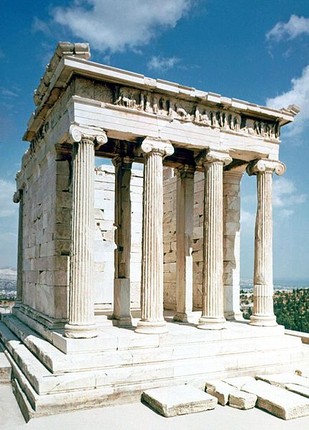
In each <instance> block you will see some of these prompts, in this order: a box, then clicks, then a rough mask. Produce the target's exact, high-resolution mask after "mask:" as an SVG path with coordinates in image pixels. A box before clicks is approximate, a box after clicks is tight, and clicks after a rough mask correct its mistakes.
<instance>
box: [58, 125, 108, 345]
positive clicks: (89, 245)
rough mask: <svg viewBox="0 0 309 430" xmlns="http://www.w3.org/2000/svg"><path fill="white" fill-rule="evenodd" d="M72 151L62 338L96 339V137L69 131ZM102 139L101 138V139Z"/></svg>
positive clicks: (72, 130)
mask: <svg viewBox="0 0 309 430" xmlns="http://www.w3.org/2000/svg"><path fill="white" fill-rule="evenodd" d="M70 132H71V136H72V139H73V140H74V143H73V151H72V165H73V166H72V167H73V176H72V229H71V231H72V238H71V240H72V246H71V256H70V284H69V322H68V324H66V326H65V336H66V337H72V338H91V337H95V336H97V332H96V326H95V324H94V301H93V269H94V267H93V256H92V252H93V227H94V145H95V143H97V141H98V140H97V137H95V136H93V135H90V134H89V135H87V134H83V133H82V131H80V129H79V128H77V127H74V126H73V128H72V127H71V129H70ZM102 139H103V141H104V142H105V141H106V136H104V135H103V137H102ZM100 140H101V139H100Z"/></svg>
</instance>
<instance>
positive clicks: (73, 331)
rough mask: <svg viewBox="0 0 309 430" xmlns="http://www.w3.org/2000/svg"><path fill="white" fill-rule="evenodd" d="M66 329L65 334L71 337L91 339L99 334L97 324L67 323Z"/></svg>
mask: <svg viewBox="0 0 309 430" xmlns="http://www.w3.org/2000/svg"><path fill="white" fill-rule="evenodd" d="M64 330H65V331H64V336H65V337H68V338H71V339H91V338H92V337H97V336H98V333H97V326H96V325H95V324H87V325H74V324H66V325H65V326H64Z"/></svg>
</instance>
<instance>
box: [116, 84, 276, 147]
mask: <svg viewBox="0 0 309 430" xmlns="http://www.w3.org/2000/svg"><path fill="white" fill-rule="evenodd" d="M114 105H116V106H122V107H125V108H128V109H134V110H138V111H141V112H146V113H149V114H154V115H158V116H163V117H166V118H169V119H170V120H171V121H173V120H175V119H176V120H178V121H184V122H192V123H195V124H198V125H202V126H207V127H212V128H220V129H222V130H223V131H231V132H236V133H244V134H249V135H256V136H261V137H263V138H267V139H272V140H276V139H278V138H279V125H278V124H277V123H276V122H270V121H265V122H264V121H261V120H258V121H257V120H256V119H254V118H250V117H246V116H244V115H240V114H238V113H237V112H232V111H230V110H228V109H226V108H223V107H221V106H214V107H210V106H205V105H202V104H197V103H192V102H188V101H186V100H181V99H177V98H176V97H170V98H167V97H166V96H165V97H163V96H162V95H160V94H156V93H152V92H145V91H140V90H137V89H132V88H128V87H117V88H115V91H114Z"/></svg>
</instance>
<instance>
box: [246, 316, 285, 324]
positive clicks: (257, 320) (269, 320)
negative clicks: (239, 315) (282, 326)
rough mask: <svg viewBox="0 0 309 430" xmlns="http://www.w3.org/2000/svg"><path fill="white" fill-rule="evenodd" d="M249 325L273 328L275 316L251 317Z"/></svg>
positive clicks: (275, 322)
mask: <svg viewBox="0 0 309 430" xmlns="http://www.w3.org/2000/svg"><path fill="white" fill-rule="evenodd" d="M250 325H254V326H259V327H275V326H276V325H278V324H277V321H276V316H275V315H271V316H266V315H264V316H263V315H252V316H251V317H250Z"/></svg>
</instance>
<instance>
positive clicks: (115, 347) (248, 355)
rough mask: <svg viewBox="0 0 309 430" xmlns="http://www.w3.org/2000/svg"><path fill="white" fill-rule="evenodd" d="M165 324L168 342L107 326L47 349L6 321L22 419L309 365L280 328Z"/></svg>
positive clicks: (11, 319)
mask: <svg viewBox="0 0 309 430" xmlns="http://www.w3.org/2000/svg"><path fill="white" fill-rule="evenodd" d="M167 321H168V323H167V325H168V330H169V331H168V333H167V334H161V335H145V334H137V333H135V332H134V327H132V328H131V329H125V328H118V327H114V326H113V325H112V322H111V321H107V320H106V322H105V324H104V325H102V326H101V327H100V328H99V336H98V337H97V338H95V339H87V340H73V339H66V338H64V337H63V335H62V334H61V333H56V332H54V333H53V342H54V344H52V343H50V342H48V341H46V340H44V339H43V338H42V337H41V336H40V335H38V334H37V333H36V332H34V331H33V330H31V329H30V328H29V327H28V326H26V325H25V324H24V323H22V322H21V321H20V320H19V319H17V318H16V317H15V316H13V315H10V316H6V317H5V318H4V319H3V321H2V322H0V340H1V342H2V343H3V345H4V347H5V353H6V356H7V358H8V359H9V361H10V362H11V365H12V384H13V387H14V391H15V396H16V398H17V400H18V403H19V405H20V407H21V409H22V411H23V414H24V416H25V418H26V419H30V418H31V417H33V416H40V415H48V414H53V413H59V412H64V411H68V410H73V409H74V410H75V409H83V408H89V407H96V406H97V407H98V406H103V405H110V404H114V403H116V402H117V403H119V402H132V401H136V400H138V399H139V398H140V395H141V392H142V391H144V390H146V389H149V388H156V387H163V386H170V385H174V384H176V383H177V384H191V385H193V386H196V387H199V388H203V386H204V383H205V378H208V379H209V378H225V377H232V376H241V375H253V376H254V375H256V374H257V373H275V372H276V371H278V372H279V371H285V370H286V371H288V370H293V371H295V370H296V369H297V368H299V367H302V366H304V365H305V364H306V362H307V363H308V358H309V348H308V346H306V345H304V344H302V343H301V340H300V339H299V338H296V337H292V336H287V335H285V334H284V328H283V327H282V326H276V327H264V328H263V327H252V326H250V325H249V324H248V323H247V322H245V321H244V322H227V323H226V328H225V329H223V330H218V331H214V330H210V331H208V330H199V329H197V328H196V326H195V325H194V324H182V323H175V322H172V318H171V317H167ZM64 349H66V350H65V351H64Z"/></svg>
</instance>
